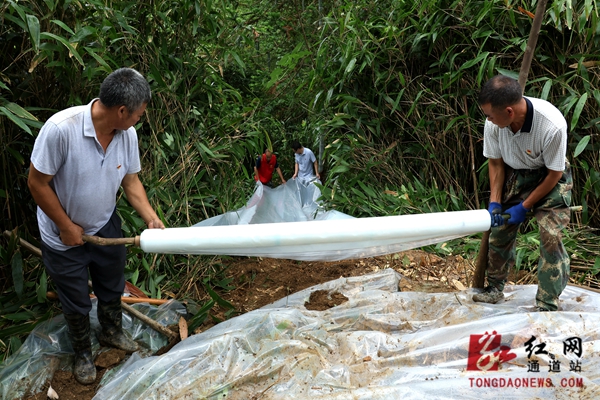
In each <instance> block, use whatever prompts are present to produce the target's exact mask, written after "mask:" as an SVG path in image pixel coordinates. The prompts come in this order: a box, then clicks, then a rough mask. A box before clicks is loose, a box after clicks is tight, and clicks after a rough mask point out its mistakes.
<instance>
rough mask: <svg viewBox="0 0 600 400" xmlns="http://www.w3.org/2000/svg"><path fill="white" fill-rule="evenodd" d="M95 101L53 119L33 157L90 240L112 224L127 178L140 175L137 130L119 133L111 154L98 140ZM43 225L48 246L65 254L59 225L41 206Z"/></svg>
mask: <svg viewBox="0 0 600 400" xmlns="http://www.w3.org/2000/svg"><path fill="white" fill-rule="evenodd" d="M96 100H97V99H94V100H92V102H90V103H89V104H87V105H84V106H77V107H71V108H68V109H66V110H63V111H60V112H58V113H56V114H54V115H53V116H52V117H50V119H48V121H46V123H45V124H44V126H43V127H42V129H41V130H40V134H39V135H38V137H37V139H36V141H35V144H34V146H33V152H32V154H31V162H32V164H33V166H34V167H35V169H37V170H38V171H40V172H41V173H43V174H46V175H52V180H51V181H50V185H51V187H52V189H53V190H54V192H55V193H56V195H57V196H58V199H59V201H60V204H61V205H62V207H63V209H64V210H65V212H66V213H67V215H68V216H69V218H70V219H71V221H73V222H74V223H75V224H77V225H79V226H81V227H82V228H83V230H84V231H85V234H86V235H94V234H95V233H96V232H98V231H99V230H100V229H101V228H102V227H103V226H104V225H106V223H107V222H108V220H109V219H110V217H111V215H112V213H113V212H114V210H115V207H116V199H117V194H118V191H119V187H120V186H121V182H122V181H123V178H124V177H125V175H127V174H134V173H137V172H139V171H140V169H141V167H140V157H139V150H138V143H137V134H136V131H135V128H133V127H131V128H129V129H128V130H126V131H117V133H116V134H115V136H114V137H113V139H112V141H111V142H110V144H109V145H108V147H107V149H106V152H105V151H104V149H103V148H102V145H101V144H100V142H99V141H98V139H97V137H96V131H95V129H94V124H93V122H92V112H91V110H92V104H93V103H94V101H96ZM37 218H38V225H39V228H40V234H41V238H42V240H43V241H44V243H45V244H46V245H48V246H49V247H51V248H53V249H55V250H58V251H64V250H67V249H69V248H71V247H72V246H65V245H64V244H63V243H62V241H61V240H60V237H59V233H60V232H59V229H58V227H57V226H56V224H55V223H54V222H53V221H52V220H51V219H50V218H49V217H48V216H47V215H46V214H45V213H44V212H43V211H42V210H41V209H40V208H39V207H38V209H37Z"/></svg>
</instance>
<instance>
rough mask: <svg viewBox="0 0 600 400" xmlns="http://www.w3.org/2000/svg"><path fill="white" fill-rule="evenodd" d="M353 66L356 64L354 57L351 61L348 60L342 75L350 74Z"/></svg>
mask: <svg viewBox="0 0 600 400" xmlns="http://www.w3.org/2000/svg"><path fill="white" fill-rule="evenodd" d="M355 64H356V57H354V58H353V59H352V60H350V62H349V63H348V65H347V66H346V70H345V71H344V73H345V74H348V73H350V71H352V70H353V69H354V65H355Z"/></svg>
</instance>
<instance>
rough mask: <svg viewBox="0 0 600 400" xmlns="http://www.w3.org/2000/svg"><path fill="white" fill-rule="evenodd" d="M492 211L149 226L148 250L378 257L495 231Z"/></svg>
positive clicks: (145, 240)
mask: <svg viewBox="0 0 600 400" xmlns="http://www.w3.org/2000/svg"><path fill="white" fill-rule="evenodd" d="M490 222H491V221H490V215H489V213H488V211H487V210H474V211H454V212H442V213H430V214H414V215H399V216H391V217H374V218H356V219H344V220H326V221H306V222H284V223H268V224H253V225H228V226H202V227H189V228H167V229H164V230H160V229H146V230H145V231H144V232H142V234H141V236H140V242H141V248H142V250H144V251H145V252H148V253H162V254H210V255H238V256H256V257H271V258H289V259H294V260H341V259H348V258H363V257H373V256H377V255H382V254H391V253H396V252H399V251H403V250H408V249H412V248H416V247H421V246H425V245H428V244H432V243H439V242H443V241H446V240H450V239H454V238H458V237H462V236H466V235H470V234H473V233H477V232H483V231H487V230H488V229H490Z"/></svg>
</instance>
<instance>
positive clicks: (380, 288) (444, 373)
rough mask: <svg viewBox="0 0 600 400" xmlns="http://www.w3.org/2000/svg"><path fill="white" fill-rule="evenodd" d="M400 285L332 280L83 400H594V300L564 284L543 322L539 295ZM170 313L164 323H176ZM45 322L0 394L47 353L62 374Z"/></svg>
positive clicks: (599, 378) (64, 345) (391, 274)
mask: <svg viewBox="0 0 600 400" xmlns="http://www.w3.org/2000/svg"><path fill="white" fill-rule="evenodd" d="M400 279H401V276H400V275H399V274H398V273H396V272H395V271H393V270H391V269H385V270H381V271H379V272H377V273H374V274H370V275H365V276H361V277H352V278H340V279H338V280H334V281H330V282H327V283H324V284H322V285H318V286H314V287H311V288H309V289H306V290H304V291H301V292H298V293H296V294H293V295H290V296H289V297H285V298H283V299H280V300H279V301H277V302H275V303H273V304H271V305H268V306H265V307H263V308H262V309H258V310H254V311H251V312H249V313H247V314H244V315H241V316H238V317H235V318H232V319H230V320H227V321H225V322H222V323H220V324H218V325H216V326H214V327H213V328H211V329H209V330H207V331H205V332H203V333H201V334H198V335H194V336H191V337H189V338H188V339H186V340H184V341H182V342H180V343H179V344H177V345H176V346H175V347H173V348H172V349H171V350H170V351H169V352H168V353H166V354H163V355H161V356H151V357H145V358H143V357H144V354H138V353H136V354H134V355H132V356H131V357H130V358H129V359H128V360H127V361H126V362H125V363H124V364H123V365H122V366H121V368H120V369H118V370H113V371H111V372H112V374H110V375H109V374H107V375H105V378H104V379H103V383H102V387H101V388H100V389H99V391H98V392H97V394H96V396H95V397H94V399H97V400H123V399H126V400H136V399H139V400H158V399H162V400H167V399H173V400H175V399H177V400H182V399H205V398H206V399H251V398H260V399H308V398H311V399H332V400H333V399H395V398H402V399H496V398H503V399H533V398H535V399H540V398H548V399H550V398H552V399H595V398H600V387H599V384H600V358H599V356H598V352H599V351H600V342H599V337H600V335H599V334H600V332H599V331H600V295H599V294H596V293H594V292H590V291H587V290H584V289H579V288H575V287H570V286H568V287H567V289H566V290H565V292H564V293H563V295H562V296H561V302H560V307H561V311H559V312H545V313H540V312H534V307H533V304H534V298H535V293H536V286H508V287H507V288H506V290H505V294H506V301H505V302H502V303H499V304H496V305H489V304H481V303H474V302H473V301H472V299H471V296H472V295H473V293H474V290H472V289H470V290H466V291H461V292H456V293H419V292H398V291H397V288H398V283H399V280H400ZM315 290H327V291H338V292H340V293H342V294H344V295H345V296H346V297H347V298H348V299H349V300H348V301H347V302H345V303H343V304H340V305H338V306H336V307H334V308H331V309H329V310H326V311H309V310H307V309H306V308H305V307H304V303H305V301H306V300H307V299H308V298H309V296H310V293H311V292H313V291H315ZM146 307H149V309H150V310H153V311H152V314H153V317H155V318H157V316H158V315H157V314H156V313H157V312H158V311H157V309H156V308H155V307H150V306H146ZM161 312H163V313H164V314H163V315H167V312H172V310H163V311H161ZM93 314H94V315H95V313H93ZM176 316H177V315H175V317H176ZM169 318H170V321H168V320H161V322H163V323H170V322H173V321H175V320H176V318H173V317H172V316H171V317H169ZM169 318H167V319H169ZM159 319H162V318H160V317H159ZM93 322H94V325H96V323H97V321H93ZM44 324H45V325H44ZM44 324H43V325H41V326H39V327H38V328H36V330H35V331H34V332H33V333H32V334H31V335H30V336H29V338H28V339H27V341H26V342H25V344H24V346H23V348H22V349H21V350H20V351H19V353H17V354H15V355H14V356H13V357H11V359H9V360H8V362H7V364H6V365H5V366H3V368H2V370H0V384H1V386H2V398H3V399H15V398H19V397H15V396H11V395H14V394H15V393H17V391H18V389H19V388H20V390H23V385H24V384H25V383H26V382H28V383H29V384H31V383H33V382H34V381H36V380H38V381H40V382H38V383H39V384H40V385H41V383H43V380H44V379H45V377H44V376H43V372H42V371H41V369H44V368H46V369H48V368H50V367H53V366H56V365H58V362H54V364H52V361H51V360H52V359H54V358H56V359H58V360H60V366H61V367H66V368H68V365H69V363H70V362H71V360H72V358H71V357H70V354H71V353H70V346H69V345H68V340H67V338H66V332H65V329H64V325H62V324H60V321H59V320H54V321H51V322H50V323H44ZM125 325H126V329H127V330H129V331H131V329H132V324H131V323H126V324H125ZM134 335H135V337H137V338H138V339H139V338H140V337H141V336H144V335H153V333H152V332H147V331H146V333H141V332H140V333H138V334H135V333H134ZM163 343H164V342H163ZM153 347H154V348H156V347H157V345H155V346H153ZM49 373H51V372H49ZM46 376H47V374H46ZM42 378H43V379H42Z"/></svg>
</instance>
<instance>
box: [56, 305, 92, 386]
mask: <svg viewBox="0 0 600 400" xmlns="http://www.w3.org/2000/svg"><path fill="white" fill-rule="evenodd" d="M64 316H65V320H66V321H67V326H68V328H69V338H70V339H71V345H72V346H73V350H74V351H75V363H74V365H73V376H75V379H76V380H77V382H79V383H81V384H82V385H89V384H92V383H94V381H96V366H95V365H94V359H93V357H92V342H91V341H90V318H89V316H88V315H82V314H64Z"/></svg>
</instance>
